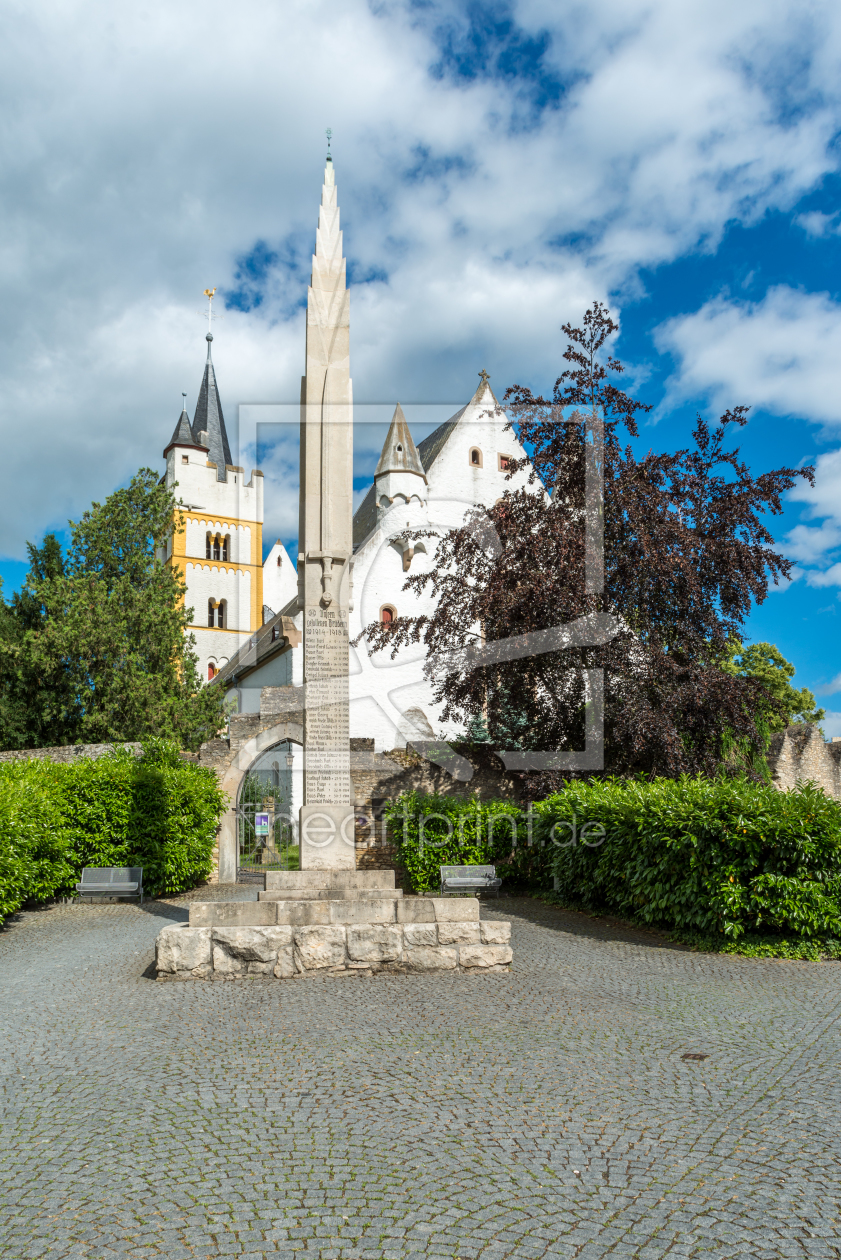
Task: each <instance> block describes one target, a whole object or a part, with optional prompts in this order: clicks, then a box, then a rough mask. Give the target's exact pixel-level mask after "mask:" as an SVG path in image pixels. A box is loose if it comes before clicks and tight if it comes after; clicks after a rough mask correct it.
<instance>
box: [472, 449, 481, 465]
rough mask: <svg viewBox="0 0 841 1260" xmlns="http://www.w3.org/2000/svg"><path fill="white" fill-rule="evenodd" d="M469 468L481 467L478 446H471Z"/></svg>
mask: <svg viewBox="0 0 841 1260" xmlns="http://www.w3.org/2000/svg"><path fill="white" fill-rule="evenodd" d="M470 466H471V468H481V467H482V452H481V451H480V450H479V447H478V446H471V448H470Z"/></svg>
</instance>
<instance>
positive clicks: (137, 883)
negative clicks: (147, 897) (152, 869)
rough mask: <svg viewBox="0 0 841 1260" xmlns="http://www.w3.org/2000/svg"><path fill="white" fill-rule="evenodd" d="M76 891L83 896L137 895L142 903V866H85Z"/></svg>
mask: <svg viewBox="0 0 841 1260" xmlns="http://www.w3.org/2000/svg"><path fill="white" fill-rule="evenodd" d="M76 892H77V893H80V894H81V896H83V897H139V898H140V904H141V906H142V905H143V867H142V866H86V867H84V868H83V870H82V881H81V883H79V884H77V885H76Z"/></svg>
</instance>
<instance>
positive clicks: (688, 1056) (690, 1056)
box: [680, 1054, 710, 1059]
mask: <svg viewBox="0 0 841 1260" xmlns="http://www.w3.org/2000/svg"><path fill="white" fill-rule="evenodd" d="M680 1057H681V1058H682V1059H708V1058H709V1057H710V1056H709V1055H708V1054H682V1055H681V1056H680Z"/></svg>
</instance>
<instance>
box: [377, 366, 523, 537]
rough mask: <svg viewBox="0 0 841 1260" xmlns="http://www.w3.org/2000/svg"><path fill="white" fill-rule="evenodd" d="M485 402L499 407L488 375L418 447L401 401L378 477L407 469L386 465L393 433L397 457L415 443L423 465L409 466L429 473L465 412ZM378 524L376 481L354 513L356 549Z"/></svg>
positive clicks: (412, 469) (490, 406)
mask: <svg viewBox="0 0 841 1260" xmlns="http://www.w3.org/2000/svg"><path fill="white" fill-rule="evenodd" d="M485 394H488V395H489V397H488V398H485V397H484V395H485ZM483 403H484V406H483V410H490V409H491V408H494V409H495V408H497V407H498V406H499V403H498V402H497V399H496V395H495V394H494V392H493V390H492V389H491V387H490V385H489V384H488V381H487V375H485V376H484V377H483V379H482V380H481V382H480V383H479V388H478V389H477V390H476V393H475V394H474V395H473V397H472V398H471V399H470V402H469V403H467V404H465V406H464V407H462V408H461V409H460V410H459V411H457V412H456V413H455V415H454V416H450V419H449V420H445V421H444V423H443V424H439V426H438V428H437V429H433V431H432V433H430V435H429V437H425V438H424V439H423V441H422V442H418V444H417V446H415V444H414V442H413V441H412V435H411V434H410V433H409V426H408V424H407V423H406V417H405V416H404V415H403V409H402V407H401V406H400V404H399V403H398V404H397V408H396V410H395V412H394V417H393V419H392V421H391V428H390V429H389V431H388V436H387V437H386V440H385V446H384V447H383V453H382V455H381V456H380V462H379V464H377V471H376V473H375V474H374V476H375V477H378V476H380V475H381V474H383V473H386V472H403V471H405V470H406V466H405V465H401V466H399V467H385V466H384V461H386V460H387V458H388V459H390V458H391V455H390V454H389V448H390V444H391V443H392V435H393V434H394V435H395V437H394V441H393V445H394V447H395V450H394V456H395V457H396V456H397V454H398V452H397V451H396V446H397V445H398V444H400V445H402V446H403V447H404V450H405V451H406V454H407V458H408V444H409V443H410V442H411V445H412V450H413V451H414V456H415V458H416V459H417V463H418V465H419V467H417V468H411V469H409V471H411V472H419V473H423V474H426V473H428V472H429V470H430V469H431V468H432V465H433V464H434V463H435V461H436V459H437V458H438V456H439V455H440V454H441V452H442V451H443V449H444V447H445V446H446V445H447V442H448V441H449V440H450V438H451V437H452V435H453V433H454V432H455V429H456V427H457V426H458V422H459V421H460V420H461V418H462V416H463V415H464V413H465V412H466V411H468V410H470V408H471V407H479V406H482V404H483ZM400 423H402V426H403V428H402V429H399V424H400ZM403 429H405V433H406V437H407V439H408V441H405V442H401V440H400V438H398V437H397V436H396V434H397V432H398V431H399V432H401V433H402V432H403ZM400 454H401V455H402V454H403V452H400ZM376 527H377V495H376V483H375V484H374V485H372V486H369V487H368V493H367V494H366V495H365V498H364V499H363V500H362V502H361V503H360V505H359V507H358V508H357V509H356V511H355V512H354V514H353V548H354V551H355V550H356V549H357V548H358V547H359V546H361V544H362V543H363V542H364V541H365V539H366V538H367V537H368V535H369V534H372V533H373V532H374V530H375V529H376Z"/></svg>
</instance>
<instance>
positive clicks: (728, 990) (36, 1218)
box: [0, 888, 841, 1260]
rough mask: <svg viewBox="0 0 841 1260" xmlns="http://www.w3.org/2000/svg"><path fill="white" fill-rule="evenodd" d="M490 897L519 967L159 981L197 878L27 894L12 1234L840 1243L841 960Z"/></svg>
mask: <svg viewBox="0 0 841 1260" xmlns="http://www.w3.org/2000/svg"><path fill="white" fill-rule="evenodd" d="M237 891H238V893H239V895H241V896H244V897H253V896H254V895H255V894H254V890H253V889H247V888H246V889H240V890H237ZM205 895H206V894H205V893H202V896H205ZM218 895H225V896H230V895H231V892H230V890H220V894H218ZM483 913H485V914H487V915H489V916H490V917H496V916H497V915H499V916H500V917H504V918H511V920H512V922H513V925H514V940H513V944H514V970H513V971H512V973H511V974H510V975H505V974H502V975H499V974H498V975H486V976H475V977H474V976H462V975H457V976H454V975H448V974H441V975H416V976H376V977H369V978H359V977H352V978H347V979H345V978H339V977H336V978H333V977H331V978H326V977H325V978H324V979H312V978H306V979H301V980H290V981H272V980H265V979H262V978H255V979H253V980H250V981H249V980H242V981H237V982H233V983H215V984H210V983H201V982H199V983H184V984H161V983H158V982H156V981H155V980H154V979H153V978H152V975H153V973H152V968H151V964H152V958H153V942H154V938H155V935H156V933H157V932H158V930H159V928H160V927H162V926H163V925H164V924H165V923H167V922H173V921H178V920H180V919H183V918H185V917H186V910H185V907H184V903H183V901H182V902H180V903H179V902H176V901H173V902H169V903H160V902H158V903H147V905H146V906H144V907H143V908H142V909H141V908H140V907H136V906H128V905H120V906H101V907H99V906H98V907H67V908H57V909H54V910H50V911H42V912H40V913H36V914H29V915H23V916H21V918H20V919H19V920H18V921H17V922H16V923H15V924H13V925H12V926H11V927H10V928H9V929H8V930H7V931H5V932H3V933H0V1036H2V1039H3V1044H2V1054H0V1072H2V1076H0V1087H1V1088H2V1099H3V1112H2V1130H0V1187H2V1190H0V1194H2V1196H3V1198H2V1200H0V1202H2V1209H0V1254H2V1255H3V1256H4V1257H5V1260H29V1258H30V1257H40V1256H45V1257H51V1258H52V1257H70V1256H72V1257H86V1258H89V1260H104V1258H105V1257H112V1256H115V1257H116V1256H120V1257H146V1256H150V1257H157V1256H165V1257H167V1258H168V1260H180V1258H181V1257H185V1258H186V1257H191V1258H192V1257H198V1258H203V1257H217V1256H241V1257H252V1258H254V1260H256V1258H257V1257H264V1256H292V1255H293V1254H295V1255H297V1256H298V1257H299V1258H300V1260H307V1258H309V1257H323V1258H325V1260H328V1258H331V1257H337V1258H338V1257H349V1258H355V1257H359V1260H366V1258H368V1257H370V1258H371V1260H379V1258H380V1257H386V1258H387V1257H395V1260H396V1258H398V1257H401V1258H402V1257H412V1256H424V1257H426V1256H441V1257H459V1256H460V1257H465V1258H467V1257H470V1258H472V1257H479V1256H481V1257H483V1260H498V1258H502V1257H506V1256H516V1257H523V1258H525V1260H530V1258H531V1257H543V1256H560V1257H582V1258H583V1260H595V1258H596V1257H616V1258H617V1260H618V1258H620V1257H639V1260H655V1258H659V1257H675V1258H677V1257H696V1256H697V1257H703V1258H704V1260H708V1258H709V1257H735V1256H741V1255H747V1256H750V1257H752V1258H755V1260H761V1258H762V1257H778V1256H792V1257H809V1260H816V1258H818V1257H824V1256H827V1257H841V1242H840V1241H839V1229H838V1199H839V1102H841V1083H839V1062H841V1056H840V1055H839V1049H840V1048H841V1047H840V1046H839V1024H838V1014H839V1009H841V993H840V992H839V982H841V970H839V964H833V963H826V964H810V963H796V962H767V961H761V962H757V961H751V960H747V959H738V958H726V957H716V956H711V955H702V954H692V953H689V952H686V951H681V950H678V949H675V948H673V947H670V946H668V945H667V944H665V942H663V940H662V939H661V938H659V937H657V936H654V935H647V934H644V933H636V932H633V931H630V930H628V929H625V928H622V927H621V926H620V925H611V924H610V923H609V922H606V921H604V920H588V919H586V918H585V917H583V916H580V915H575V914H571V913H564V912H561V911H558V910H555V909H550V908H548V907H544V906H541V905H540V904H539V903H536V902H533V901H530V900H528V899H525V898H523V899H516V900H515V899H512V900H508V901H506V900H501V901H500V902H499V903H495V902H494V903H489V905H487V906H485V907H483ZM686 1053H699V1054H706V1055H708V1056H709V1057H708V1058H706V1059H704V1060H703V1061H699V1060H689V1061H687V1060H684V1059H683V1058H682V1056H683V1055H684V1054H686Z"/></svg>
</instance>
